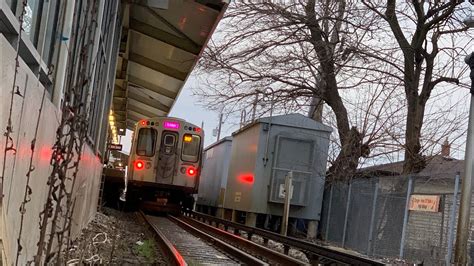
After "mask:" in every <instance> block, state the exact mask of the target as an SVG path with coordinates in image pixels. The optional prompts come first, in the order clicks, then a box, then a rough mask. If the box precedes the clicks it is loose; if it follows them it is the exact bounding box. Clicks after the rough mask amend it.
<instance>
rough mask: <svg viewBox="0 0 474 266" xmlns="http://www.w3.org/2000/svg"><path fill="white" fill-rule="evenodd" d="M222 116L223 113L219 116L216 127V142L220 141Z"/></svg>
mask: <svg viewBox="0 0 474 266" xmlns="http://www.w3.org/2000/svg"><path fill="white" fill-rule="evenodd" d="M223 116H224V114H223V113H221V114H220V115H219V125H218V126H217V141H219V140H220V139H221V129H222V117H223Z"/></svg>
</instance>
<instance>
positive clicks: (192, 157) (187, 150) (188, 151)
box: [181, 134, 201, 163]
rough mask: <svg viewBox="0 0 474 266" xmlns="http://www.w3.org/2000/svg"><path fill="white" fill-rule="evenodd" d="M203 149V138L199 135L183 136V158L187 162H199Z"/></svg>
mask: <svg viewBox="0 0 474 266" xmlns="http://www.w3.org/2000/svg"><path fill="white" fill-rule="evenodd" d="M200 147H201V137H200V136H198V135H191V134H185V135H184V136H183V151H182V153H181V157H182V159H183V161H186V162H193V163H195V162H197V161H198V160H199V151H200Z"/></svg>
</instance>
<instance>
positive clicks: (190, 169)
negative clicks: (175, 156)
mask: <svg viewBox="0 0 474 266" xmlns="http://www.w3.org/2000/svg"><path fill="white" fill-rule="evenodd" d="M196 172H197V170H196V168H194V167H192V166H190V167H188V170H187V171H186V174H188V176H195V175H196Z"/></svg>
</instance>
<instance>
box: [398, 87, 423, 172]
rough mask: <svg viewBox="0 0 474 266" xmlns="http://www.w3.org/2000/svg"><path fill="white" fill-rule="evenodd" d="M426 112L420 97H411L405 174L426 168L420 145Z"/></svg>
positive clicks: (406, 132)
mask: <svg viewBox="0 0 474 266" xmlns="http://www.w3.org/2000/svg"><path fill="white" fill-rule="evenodd" d="M424 110H425V104H424V103H423V102H421V101H420V99H419V96H411V97H409V99H408V113H407V119H406V121H407V122H406V125H407V128H406V130H405V139H406V140H405V160H404V164H403V174H410V173H417V172H419V171H421V170H422V169H423V168H425V166H426V162H425V159H424V157H423V156H422V155H421V143H420V138H421V128H422V126H423V116H424Z"/></svg>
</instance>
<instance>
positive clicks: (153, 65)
mask: <svg viewBox="0 0 474 266" xmlns="http://www.w3.org/2000/svg"><path fill="white" fill-rule="evenodd" d="M129 61H132V62H135V63H137V64H139V65H142V66H144V67H147V68H149V69H153V70H155V71H157V72H160V73H163V74H165V75H167V76H170V77H172V78H175V79H178V80H182V81H184V80H185V79H186V76H187V74H186V73H185V72H182V71H179V70H177V69H174V68H171V67H169V66H167V65H163V64H161V63H158V62H156V61H154V60H152V59H150V58H148V57H145V56H143V55H140V54H137V53H130V54H129Z"/></svg>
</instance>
